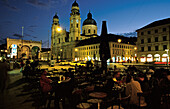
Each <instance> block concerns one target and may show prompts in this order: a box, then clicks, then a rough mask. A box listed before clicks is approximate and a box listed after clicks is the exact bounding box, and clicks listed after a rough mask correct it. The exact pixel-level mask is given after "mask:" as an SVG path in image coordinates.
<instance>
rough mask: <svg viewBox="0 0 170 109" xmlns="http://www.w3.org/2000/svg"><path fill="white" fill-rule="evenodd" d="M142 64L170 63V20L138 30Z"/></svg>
mask: <svg viewBox="0 0 170 109" xmlns="http://www.w3.org/2000/svg"><path fill="white" fill-rule="evenodd" d="M136 32H137V34H138V36H137V48H138V58H139V61H140V62H167V61H168V62H169V52H168V51H169V48H170V18H168V19H163V20H159V21H155V22H153V23H150V24H148V25H146V26H144V27H143V28H140V29H138V30H136Z"/></svg>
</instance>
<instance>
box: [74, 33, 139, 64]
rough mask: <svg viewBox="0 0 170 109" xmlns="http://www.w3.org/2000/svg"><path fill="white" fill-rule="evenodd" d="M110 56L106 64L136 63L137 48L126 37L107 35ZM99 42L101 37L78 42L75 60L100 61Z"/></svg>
mask: <svg viewBox="0 0 170 109" xmlns="http://www.w3.org/2000/svg"><path fill="white" fill-rule="evenodd" d="M106 37H107V39H108V40H109V48H110V56H111V58H110V59H108V62H110V61H111V62H128V60H129V62H130V61H131V62H136V60H137V47H136V44H135V43H134V41H133V40H131V39H130V38H127V37H123V36H119V35H114V34H108V35H107V36H106ZM100 42H101V37H100V36H98V37H94V38H90V39H86V40H82V41H80V43H78V44H77V45H76V48H75V51H76V55H75V60H76V61H78V60H86V61H87V60H99V61H101V60H100V53H99V49H100Z"/></svg>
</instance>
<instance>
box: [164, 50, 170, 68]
mask: <svg viewBox="0 0 170 109" xmlns="http://www.w3.org/2000/svg"><path fill="white" fill-rule="evenodd" d="M165 51H166V52H167V66H168V65H169V64H168V62H169V55H168V52H169V49H165Z"/></svg>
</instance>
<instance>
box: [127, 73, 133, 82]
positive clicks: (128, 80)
mask: <svg viewBox="0 0 170 109" xmlns="http://www.w3.org/2000/svg"><path fill="white" fill-rule="evenodd" d="M131 79H132V76H131V75H130V74H127V76H126V83H130V81H131Z"/></svg>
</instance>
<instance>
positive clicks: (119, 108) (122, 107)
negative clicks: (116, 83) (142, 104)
mask: <svg viewBox="0 0 170 109" xmlns="http://www.w3.org/2000/svg"><path fill="white" fill-rule="evenodd" d="M129 101H130V95H129V96H126V97H122V98H117V99H116V101H115V103H116V104H118V105H113V106H110V107H108V108H107V109H128V108H129Z"/></svg>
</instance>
